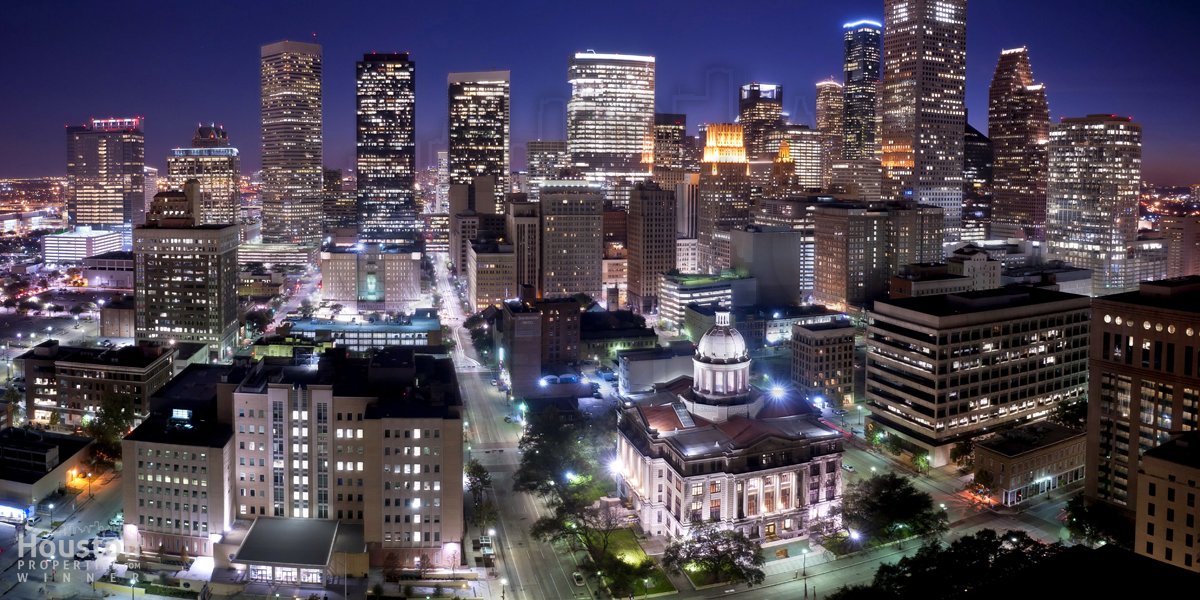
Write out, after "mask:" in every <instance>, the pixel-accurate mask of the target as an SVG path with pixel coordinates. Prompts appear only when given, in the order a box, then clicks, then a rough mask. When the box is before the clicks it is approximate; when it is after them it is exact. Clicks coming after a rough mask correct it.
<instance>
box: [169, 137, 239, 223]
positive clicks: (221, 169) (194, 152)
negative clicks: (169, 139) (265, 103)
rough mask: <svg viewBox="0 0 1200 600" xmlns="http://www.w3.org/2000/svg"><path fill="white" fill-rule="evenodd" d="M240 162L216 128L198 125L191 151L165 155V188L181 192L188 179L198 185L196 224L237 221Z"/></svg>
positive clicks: (188, 149)
mask: <svg viewBox="0 0 1200 600" xmlns="http://www.w3.org/2000/svg"><path fill="white" fill-rule="evenodd" d="M241 171H242V169H241V162H240V159H239V158H238V149H237V148H234V147H232V146H230V145H229V134H228V133H226V132H225V129H224V128H222V127H219V126H217V125H215V124H214V125H201V126H200V127H198V128H197V129H196V134H195V135H194V136H193V137H192V147H191V148H175V149H173V150H171V154H170V155H169V156H167V186H168V187H169V188H171V189H173V190H182V189H183V185H184V184H185V183H187V181H188V180H189V179H195V180H196V181H199V182H200V223H201V224H202V225H207V224H222V223H237V222H238V204H239V202H240V200H241V178H242V172H241Z"/></svg>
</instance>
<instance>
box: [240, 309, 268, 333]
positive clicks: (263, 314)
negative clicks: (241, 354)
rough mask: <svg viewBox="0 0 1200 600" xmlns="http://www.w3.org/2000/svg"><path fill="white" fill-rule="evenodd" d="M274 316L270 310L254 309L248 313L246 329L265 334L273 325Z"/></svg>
mask: <svg viewBox="0 0 1200 600" xmlns="http://www.w3.org/2000/svg"><path fill="white" fill-rule="evenodd" d="M272 320H273V316H272V314H271V311H270V310H267V309H265V308H258V309H254V310H252V311H250V312H248V313H246V329H247V330H249V331H248V332H247V333H249V332H254V333H263V332H265V331H266V330H267V327H269V326H270V325H271V321H272Z"/></svg>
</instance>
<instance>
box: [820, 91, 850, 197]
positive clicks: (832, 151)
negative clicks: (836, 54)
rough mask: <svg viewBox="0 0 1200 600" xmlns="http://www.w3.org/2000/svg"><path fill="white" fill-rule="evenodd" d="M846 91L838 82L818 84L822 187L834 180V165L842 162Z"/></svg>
mask: <svg viewBox="0 0 1200 600" xmlns="http://www.w3.org/2000/svg"><path fill="white" fill-rule="evenodd" d="M843 93H844V89H843V86H842V84H840V83H838V82H836V81H821V82H818V83H817V132H819V133H820V134H821V187H823V188H827V187H829V184H830V182H831V181H832V180H833V163H834V162H837V161H840V160H842V144H843V143H844V140H843V138H842V135H843V133H844V124H843V118H844V110H845V109H844V102H845V100H844V98H843Z"/></svg>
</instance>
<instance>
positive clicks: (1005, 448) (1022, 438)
mask: <svg viewBox="0 0 1200 600" xmlns="http://www.w3.org/2000/svg"><path fill="white" fill-rule="evenodd" d="M1086 435H1087V433H1085V432H1083V431H1079V430H1078V429H1071V428H1070V427H1063V426H1062V425H1058V424H1056V423H1051V422H1049V421H1039V422H1037V423H1030V424H1028V425H1024V426H1021V427H1016V428H1013V429H1009V430H1006V431H1001V432H999V433H997V434H996V435H994V436H992V437H990V438H988V439H986V440H982V441H980V442H979V443H978V445H979V446H980V447H982V448H987V449H988V450H991V451H992V452H995V453H997V454H1001V455H1003V456H1007V457H1009V458H1014V457H1017V456H1020V455H1022V454H1025V453H1026V452H1033V451H1035V450H1040V449H1042V448H1046V447H1049V446H1053V445H1054V444H1058V443H1060V442H1065V441H1067V440H1070V439H1074V438H1082V437H1084V436H1086Z"/></svg>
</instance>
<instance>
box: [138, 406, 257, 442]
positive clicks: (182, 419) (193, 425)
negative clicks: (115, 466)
mask: <svg viewBox="0 0 1200 600" xmlns="http://www.w3.org/2000/svg"><path fill="white" fill-rule="evenodd" d="M194 414H195V413H193V412H192V411H190V410H188V409H185V408H180V409H175V410H173V411H172V412H171V413H152V414H151V415H150V416H149V417H147V418H146V420H144V421H142V424H141V425H138V427H137V429H134V430H133V431H132V432H130V433H129V435H127V436H125V440H126V441H131V442H147V443H151V444H170V445H176V446H196V447H199V448H223V447H225V444H227V443H229V440H230V439H232V438H233V427H231V426H229V425H224V424H221V423H218V422H216V420H215V419H213V418H208V417H199V416H193V415H194Z"/></svg>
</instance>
